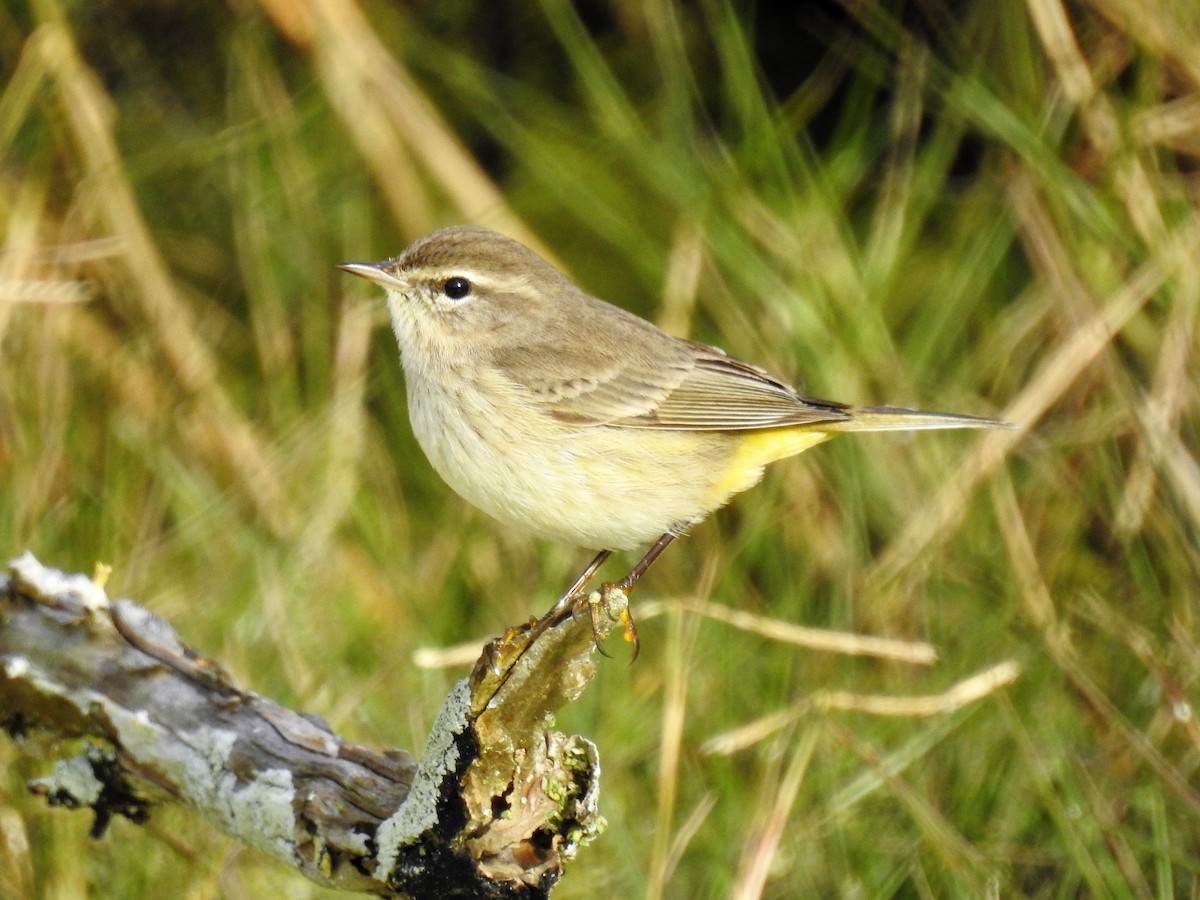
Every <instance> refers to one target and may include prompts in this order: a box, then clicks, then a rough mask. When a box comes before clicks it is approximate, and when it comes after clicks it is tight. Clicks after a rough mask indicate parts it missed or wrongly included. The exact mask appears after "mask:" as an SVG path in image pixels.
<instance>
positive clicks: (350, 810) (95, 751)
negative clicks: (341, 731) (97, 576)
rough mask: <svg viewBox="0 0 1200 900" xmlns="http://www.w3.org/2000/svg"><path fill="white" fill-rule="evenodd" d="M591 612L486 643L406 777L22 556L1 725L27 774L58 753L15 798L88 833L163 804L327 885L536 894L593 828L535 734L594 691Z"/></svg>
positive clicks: (126, 606) (616, 599)
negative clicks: (49, 753) (28, 797)
mask: <svg viewBox="0 0 1200 900" xmlns="http://www.w3.org/2000/svg"><path fill="white" fill-rule="evenodd" d="M604 599H605V608H602V609H601V610H600V611H599V614H598V615H596V616H595V620H596V621H595V622H594V623H593V622H592V621H590V618H591V617H590V616H588V615H584V616H582V617H577V616H572V615H563V614H559V615H556V616H554V617H551V618H546V619H542V620H537V621H534V622H531V623H530V625H528V626H525V627H522V628H514V629H510V630H509V631H508V632H507V633H506V634H505V635H503V636H502V637H500V638H498V639H497V640H495V641H493V642H492V643H491V644H489V645H488V646H487V647H486V648H485V650H484V652H483V655H482V656H481V658H480V660H479V662H478V663H477V664H476V666H475V670H474V672H473V673H472V675H471V676H470V677H469V678H465V679H463V680H462V681H460V682H459V683H458V684H457V685H456V686H455V688H454V689H453V691H452V692H451V694H450V696H449V697H448V698H447V700H446V703H445V705H444V706H443V708H442V710H441V712H440V714H439V715H438V718H437V720H436V722H435V723H434V726H433V729H432V732H431V734H430V736H429V740H428V743H427V746H426V748H425V752H424V754H423V755H422V757H421V758H420V759H419V760H417V759H414V758H413V757H412V756H411V755H410V754H409V753H407V752H405V751H402V750H389V751H383V752H379V751H375V750H371V749H368V748H366V747H362V746H359V745H356V744H352V743H350V742H348V741H345V740H343V739H342V738H340V737H339V736H338V735H336V734H334V733H333V732H332V730H331V729H330V728H329V727H328V726H327V725H326V724H325V723H324V722H322V721H320V720H319V719H317V718H315V717H313V716H311V715H306V714H300V713H297V712H294V711H292V710H288V709H284V708H283V707H281V706H279V705H278V704H276V703H274V702H273V701H271V700H269V699H267V698H265V697H261V696H259V695H257V694H254V693H252V692H250V691H247V690H245V689H243V688H241V687H239V686H237V685H235V684H234V683H233V681H232V680H231V679H230V678H229V676H228V675H227V674H226V673H225V672H224V671H223V670H222V669H221V667H220V666H219V665H218V664H217V663H216V662H214V661H213V660H210V659H207V658H205V657H203V656H201V655H200V654H197V653H196V652H194V651H192V650H190V649H189V648H187V647H186V646H184V645H183V644H182V643H181V642H180V640H179V638H178V637H177V635H176V634H175V632H174V631H173V630H172V629H171V627H170V626H169V625H167V623H165V622H164V621H162V620H161V619H159V618H158V617H156V616H154V615H153V614H152V613H150V612H149V611H147V610H146V609H144V608H142V607H140V606H138V605H137V604H136V603H133V602H132V601H129V600H117V601H110V600H109V598H108V597H107V595H106V594H105V592H104V590H103V587H102V586H101V585H99V584H97V583H96V582H94V581H93V580H91V579H89V578H87V577H85V576H82V575H64V574H63V573H61V572H59V571H57V570H54V569H50V568H47V567H45V566H43V565H42V564H41V563H39V562H38V561H37V560H36V559H34V558H33V557H32V556H31V555H29V554H25V555H24V556H22V557H20V558H19V559H17V560H15V561H13V562H12V563H11V564H10V565H9V567H8V571H7V573H0V723H2V724H3V726H4V728H5V730H6V731H7V732H8V733H9V734H10V735H11V736H12V737H13V739H14V740H16V741H18V742H19V743H22V744H24V745H26V746H29V747H30V748H31V750H32V749H34V748H36V749H37V750H39V751H40V752H39V758H45V757H44V753H45V750H46V748H47V747H50V746H54V747H55V748H57V749H58V752H59V753H62V752H63V749H62V748H63V747H64V746H65V747H72V746H73V750H71V751H70V755H67V756H60V757H59V758H57V760H56V761H54V762H53V763H52V764H51V763H48V771H47V773H46V774H45V775H44V776H43V777H41V778H39V779H38V780H37V781H35V782H34V783H33V784H32V785H31V788H32V789H33V790H34V791H36V792H38V793H41V794H43V795H45V796H46V797H47V798H48V800H49V801H50V802H51V803H60V804H65V805H69V806H78V807H87V808H90V809H91V810H93V811H94V814H95V824H94V827H93V830H94V832H95V833H96V834H100V833H102V832H103V830H104V826H105V824H106V823H107V822H108V820H109V819H110V818H111V817H112V816H114V815H123V816H126V817H127V818H130V819H132V820H134V821H142V820H144V819H145V818H146V816H148V815H149V814H150V813H151V811H152V810H153V808H154V807H155V806H156V805H157V804H160V803H163V802H180V803H185V804H187V805H189V806H191V807H193V808H194V809H196V810H197V811H198V812H199V813H200V814H201V815H203V816H204V817H205V818H206V819H208V820H209V821H210V822H211V823H212V824H213V825H215V826H216V827H218V828H220V829H221V830H223V831H225V832H226V833H228V834H230V835H232V836H234V837H235V838H238V839H239V840H242V841H244V842H245V843H247V844H250V845H252V846H254V847H257V848H259V849H260V850H262V851H264V852H266V853H269V854H271V855H272V856H274V857H275V858H276V859H279V860H281V861H282V862H284V863H285V864H287V865H290V866H293V867H295V868H297V869H298V870H299V871H301V872H303V873H304V874H305V875H306V876H308V877H309V878H311V879H313V880H314V881H317V882H320V883H322V884H325V885H329V886H333V887H337V888H342V889H346V890H355V891H361V892H368V893H376V894H382V895H389V896H413V897H427V896H444V897H493V896H494V897H500V896H528V897H539V896H545V895H546V894H548V892H549V890H550V888H551V887H552V886H553V885H554V884H555V883H556V882H557V880H558V878H559V877H560V875H561V872H562V864H563V861H564V860H565V859H568V858H570V857H571V856H572V855H573V854H574V852H575V850H576V849H577V848H578V847H579V846H580V845H581V844H583V843H585V842H586V841H588V840H589V839H591V838H592V837H594V836H595V834H596V833H597V831H598V829H599V828H600V827H601V825H602V820H601V819H600V817H599V815H598V814H597V811H596V804H597V796H598V777H599V765H598V761H597V756H596V750H595V747H594V746H593V745H592V744H591V743H590V742H589V741H587V740H585V739H583V738H581V737H578V736H565V735H562V734H557V733H555V732H552V731H550V730H549V724H550V722H551V720H552V716H553V713H554V711H555V710H557V709H558V708H560V707H561V706H562V705H564V704H565V703H568V702H570V701H571V700H573V699H574V698H575V697H577V696H578V695H579V694H580V693H581V692H582V691H583V689H584V688H585V687H586V685H587V683H588V682H589V681H590V680H591V678H592V677H593V675H594V672H595V663H594V659H593V653H594V650H595V646H594V641H595V636H594V635H593V627H594V626H595V627H597V628H598V629H599V631H600V633H601V636H603V635H604V634H606V633H607V631H608V630H609V628H610V627H611V624H612V622H613V619H612V615H611V614H612V613H614V612H619V611H620V604H622V603H623V602H624V598H623V596H621V595H620V594H619V593H617V594H616V595H615V596H613V597H606V598H604ZM608 606H614V607H615V608H614V609H610V608H607V607H608ZM64 738H73V739H76V740H75V741H73V742H72V741H68V742H66V743H65V744H64V742H63V739H64ZM97 852H103V845H101V848H100V849H98V851H97Z"/></svg>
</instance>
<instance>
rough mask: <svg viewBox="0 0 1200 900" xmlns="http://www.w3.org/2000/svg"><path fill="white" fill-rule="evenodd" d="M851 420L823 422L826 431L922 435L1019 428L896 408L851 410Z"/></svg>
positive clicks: (946, 414) (1009, 423)
mask: <svg viewBox="0 0 1200 900" xmlns="http://www.w3.org/2000/svg"><path fill="white" fill-rule="evenodd" d="M846 412H847V413H849V417H848V418H846V419H840V420H836V421H832V422H822V423H821V426H820V427H821V430H823V431H835V432H840V431H920V430H926V429H933V428H1015V427H1016V425H1014V424H1013V423H1012V422H1005V421H1004V420H1003V419H984V418H980V417H979V416H962V415H958V414H957V413H944V412H924V411H923V410H919V409H900V408H899V407H895V406H851V407H849V408H848V409H847V410H846Z"/></svg>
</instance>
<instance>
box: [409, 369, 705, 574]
mask: <svg viewBox="0 0 1200 900" xmlns="http://www.w3.org/2000/svg"><path fill="white" fill-rule="evenodd" d="M461 393H463V392H460V394H461ZM467 393H469V394H473V395H474V396H459V397H458V398H455V400H452V401H450V402H445V401H444V400H442V399H441V395H440V393H438V392H437V391H436V389H434V388H433V386H432V385H430V384H429V383H428V382H424V381H422V380H419V379H411V378H410V379H409V380H408V397H409V414H410V418H411V420H412V426H413V431H414V433H415V434H416V436H417V440H418V442H419V443H420V445H421V449H422V450H424V451H425V455H426V456H428V457H429V461H430V463H432V465H433V467H434V469H435V470H437V473H438V474H439V475H440V476H441V477H442V478H443V479H444V480H445V481H446V483H447V484H449V485H450V486H451V487H452V488H453V489H454V490H455V491H456V492H457V493H458V494H459V495H460V496H461V497H463V498H464V499H466V500H467V501H468V502H470V503H471V504H473V505H474V506H476V507H478V508H479V509H481V510H483V511H484V512H486V513H488V514H489V515H491V516H493V517H494V518H496V519H498V520H499V521H501V522H503V523H505V524H508V525H511V526H513V527H516V528H519V529H521V530H524V531H526V532H529V533H532V534H535V535H537V536H540V537H545V538H549V539H551V540H554V541H558V542H560V543H564V544H568V545H574V546H579V547H587V548H591V549H594V550H599V549H609V550H628V549H634V548H636V547H640V546H644V545H645V544H648V543H651V542H652V541H654V540H656V539H657V538H658V537H659V536H660V535H661V534H663V533H664V532H666V531H668V530H670V529H672V528H674V527H679V526H684V525H688V524H691V523H693V522H696V521H699V519H701V518H703V516H704V515H706V514H707V513H708V512H709V511H710V509H711V508H712V506H714V505H716V504H715V503H713V502H712V494H711V490H710V487H711V486H710V483H709V477H708V476H709V472H707V471H704V470H706V469H708V468H710V466H711V465H712V464H714V463H717V460H715V459H712V458H710V457H711V456H712V455H713V454H714V453H716V454H717V455H718V456H720V455H722V454H723V452H724V447H723V445H722V444H721V439H720V437H719V436H711V437H710V438H706V439H705V440H706V441H709V442H711V444H712V446H711V447H709V446H708V445H707V444H705V446H704V447H697V446H696V440H697V438H698V437H699V435H697V434H696V433H694V432H692V433H685V432H670V431H656V430H648V429H621V428H608V427H605V426H579V425H565V424H561V423H557V422H555V421H554V420H553V419H551V418H549V417H548V416H546V415H545V414H544V413H542V412H541V411H540V410H529V411H527V412H525V413H524V414H522V415H515V416H514V415H513V414H511V413H509V414H507V415H501V414H499V413H497V412H496V409H495V407H494V405H493V404H491V403H487V402H483V401H481V400H480V397H479V395H478V394H477V393H475V392H467ZM517 408H520V407H517ZM447 410H454V412H447ZM698 451H699V452H698ZM698 470H699V471H698Z"/></svg>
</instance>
